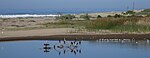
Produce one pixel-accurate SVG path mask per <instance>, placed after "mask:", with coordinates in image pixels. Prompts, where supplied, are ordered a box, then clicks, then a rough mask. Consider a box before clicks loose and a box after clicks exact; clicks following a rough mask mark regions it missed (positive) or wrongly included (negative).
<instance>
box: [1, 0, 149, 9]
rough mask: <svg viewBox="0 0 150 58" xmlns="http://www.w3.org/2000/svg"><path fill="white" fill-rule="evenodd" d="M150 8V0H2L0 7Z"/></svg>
mask: <svg viewBox="0 0 150 58" xmlns="http://www.w3.org/2000/svg"><path fill="white" fill-rule="evenodd" d="M133 1H135V5H136V8H150V0H0V9H50V8H125V7H127V6H130V5H132V2H133Z"/></svg>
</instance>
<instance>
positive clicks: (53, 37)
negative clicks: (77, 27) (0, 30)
mask: <svg viewBox="0 0 150 58" xmlns="http://www.w3.org/2000/svg"><path fill="white" fill-rule="evenodd" d="M64 39H65V40H75V39H77V40H98V39H121V40H124V39H131V40H150V34H106V35H48V36H25V37H5V38H0V42H1V41H19V40H64Z"/></svg>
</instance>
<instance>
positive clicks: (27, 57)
mask: <svg viewBox="0 0 150 58" xmlns="http://www.w3.org/2000/svg"><path fill="white" fill-rule="evenodd" d="M70 42H71V41H67V42H66V43H65V47H64V48H62V49H60V48H58V46H59V45H61V44H60V43H59V41H44V40H42V41H38V40H34V41H12V42H0V58H54V57H55V58H93V57H94V58H150V43H149V41H125V42H123V41H97V40H95V41H82V42H81V44H78V45H77V47H76V48H74V46H72V47H68V46H70V44H69V43H70ZM45 43H49V45H48V46H47V47H50V49H43V48H44V47H45V46H44V44H45ZM54 46H55V48H54Z"/></svg>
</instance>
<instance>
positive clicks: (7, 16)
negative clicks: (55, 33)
mask: <svg viewBox="0 0 150 58" xmlns="http://www.w3.org/2000/svg"><path fill="white" fill-rule="evenodd" d="M55 16H59V15H51V14H50V15H37V14H34V15H30V14H24V15H0V18H19V17H22V18H26V17H55Z"/></svg>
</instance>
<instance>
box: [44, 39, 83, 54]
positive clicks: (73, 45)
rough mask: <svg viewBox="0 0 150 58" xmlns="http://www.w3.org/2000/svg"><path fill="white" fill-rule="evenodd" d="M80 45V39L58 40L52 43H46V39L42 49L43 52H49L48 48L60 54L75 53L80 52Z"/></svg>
mask: <svg viewBox="0 0 150 58" xmlns="http://www.w3.org/2000/svg"><path fill="white" fill-rule="evenodd" d="M80 45H81V41H77V40H74V41H66V40H63V41H61V40H59V42H58V43H55V44H54V45H51V46H50V44H49V43H48V41H46V43H44V47H43V50H44V52H45V53H48V52H50V50H54V51H56V52H58V53H59V55H61V54H66V53H68V52H71V53H74V54H75V55H76V54H77V53H81V48H80V47H79V46H80Z"/></svg>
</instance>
